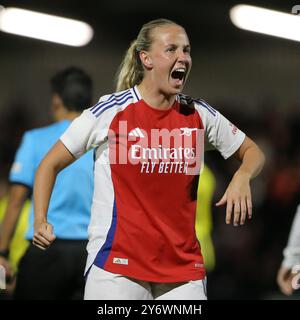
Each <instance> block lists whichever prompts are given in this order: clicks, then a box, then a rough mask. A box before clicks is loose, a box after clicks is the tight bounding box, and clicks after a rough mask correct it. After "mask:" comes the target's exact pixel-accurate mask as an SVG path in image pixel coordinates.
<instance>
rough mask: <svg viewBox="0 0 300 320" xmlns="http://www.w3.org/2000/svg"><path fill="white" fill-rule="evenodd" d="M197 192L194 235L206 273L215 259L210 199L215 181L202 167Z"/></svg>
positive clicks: (207, 170)
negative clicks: (198, 244) (199, 247)
mask: <svg viewBox="0 0 300 320" xmlns="http://www.w3.org/2000/svg"><path fill="white" fill-rule="evenodd" d="M199 182H200V183H199V184H198V191H197V199H198V201H197V213H196V235H197V238H198V240H199V242H200V244H201V252H202V255H203V258H204V264H205V268H206V270H207V271H212V270H213V269H214V267H215V263H216V258H215V250H214V246H213V242H212V239H211V232H212V227H213V224H212V198H213V194H214V191H215V186H216V180H215V177H214V174H213V173H212V171H211V170H210V169H209V168H208V167H207V165H204V167H203V170H202V171H201V173H200V179H199Z"/></svg>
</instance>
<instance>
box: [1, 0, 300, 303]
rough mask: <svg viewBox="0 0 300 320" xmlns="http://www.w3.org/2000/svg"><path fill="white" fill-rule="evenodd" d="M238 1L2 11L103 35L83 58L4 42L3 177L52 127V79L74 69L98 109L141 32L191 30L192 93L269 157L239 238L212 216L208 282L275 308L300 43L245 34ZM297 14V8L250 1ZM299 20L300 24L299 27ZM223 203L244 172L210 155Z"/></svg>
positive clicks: (295, 176) (294, 197)
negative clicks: (63, 20) (75, 23)
mask: <svg viewBox="0 0 300 320" xmlns="http://www.w3.org/2000/svg"><path fill="white" fill-rule="evenodd" d="M237 3H239V2H238V1H216V0H214V1H201V2H200V1H193V0H186V1H182V0H172V1H162V0H152V1H138V0H133V1H117V0H111V1H97V2H96V1H79V0H72V1H62V0H60V1H53V0H52V1H37V0H35V1H31V0H27V1H1V2H0V5H3V6H5V7H19V8H24V9H31V10H36V11H41V12H44V13H50V14H56V15H60V16H64V17H69V18H73V19H79V20H83V21H85V22H88V23H89V24H90V25H91V26H92V27H93V28H94V31H95V35H94V38H93V39H92V41H91V42H90V43H89V44H88V45H87V46H85V47H80V48H75V47H67V46H63V45H58V44H53V43H50V42H44V41H39V40H34V39H29V38H23V37H18V36H14V35H9V34H5V33H2V32H0V170H1V172H0V177H1V179H5V178H7V175H8V172H9V168H10V166H11V163H12V161H13V158H14V154H15V151H16V148H17V147H18V145H19V143H20V139H21V137H22V134H23V132H24V131H25V130H27V129H31V128H33V127H37V126H43V125H46V124H48V123H50V122H51V121H52V119H51V117H50V111H49V102H50V89H49V78H50V77H51V76H52V75H53V74H54V73H55V72H56V71H57V70H58V69H61V68H64V67H67V66H70V65H77V66H80V67H83V68H84V69H85V70H86V71H88V72H89V73H90V74H91V76H92V78H93V80H94V84H95V85H94V92H95V94H94V101H95V102H96V101H97V99H98V98H99V97H100V96H101V95H103V94H106V93H110V92H113V91H114V82H113V80H114V75H115V72H116V70H117V67H118V65H119V63H120V62H121V59H122V56H123V55H124V53H125V50H126V49H127V47H128V45H129V42H130V41H131V40H133V39H134V38H135V36H136V35H137V33H138V31H139V29H140V27H141V25H142V24H143V23H145V22H147V21H149V20H152V19H155V18H159V17H164V18H168V19H172V20H175V21H177V22H178V23H179V24H182V25H183V26H184V27H185V29H186V31H187V33H188V35H189V37H190V41H191V46H192V57H193V68H192V72H191V74H190V78H189V81H188V83H187V86H186V88H185V93H187V94H190V95H192V96H193V97H201V98H203V99H205V100H206V101H207V102H208V103H210V104H211V105H213V106H214V107H215V108H217V109H218V110H219V111H220V112H221V113H223V114H224V115H225V116H226V117H228V118H229V119H230V120H232V122H234V123H236V124H237V125H238V126H239V127H240V128H241V129H242V130H243V131H244V132H245V133H246V134H247V135H249V136H250V137H251V138H253V139H254V140H255V141H256V142H257V143H258V144H259V145H260V146H261V148H262V149H263V150H264V152H265V153H266V155H267V163H266V167H265V170H264V172H263V173H262V174H261V175H260V177H259V178H258V179H256V180H255V181H253V184H252V187H253V199H254V215H253V219H252V221H251V222H250V223H247V225H246V226H243V227H240V228H234V227H232V226H227V225H225V223H224V219H225V210H224V208H221V209H215V208H214V209H213V220H214V231H213V240H214V244H215V249H216V258H217V264H216V268H215V270H214V271H212V272H211V273H210V274H209V277H208V290H209V291H208V293H209V298H210V299H274V298H278V297H281V296H280V295H279V291H278V288H277V285H276V282H275V278H276V272H277V269H278V268H279V266H280V262H281V259H282V250H283V248H284V246H285V244H286V241H287V236H288V232H289V229H290V225H291V222H292V219H293V216H294V213H295V210H296V205H297V204H298V203H299V202H300V201H299V200H300V170H299V163H300V149H299V138H300V134H299V133H300V121H299V118H300V101H299V84H300V42H295V41H289V40H283V39H279V38H275V37H270V36H266V35H262V34H256V33H253V32H248V31H243V30H240V29H237V28H236V27H235V26H234V25H233V24H232V23H231V22H230V19H229V9H230V8H231V7H232V6H233V5H235V4H237ZM243 3H247V4H253V5H258V6H262V7H266V8H270V9H275V10H280V11H284V12H287V13H290V12H291V10H292V7H293V6H294V5H295V4H297V3H295V2H290V1H272V0H270V1H247V2H243ZM299 19H300V18H299ZM206 162H207V164H208V165H209V166H210V168H211V169H213V172H214V174H215V176H216V180H217V190H216V193H215V196H214V199H215V200H218V199H219V198H220V197H221V196H222V194H223V192H224V191H225V188H226V185H227V183H228V182H229V181H230V178H231V176H232V174H233V172H234V170H235V169H236V168H237V164H236V163H235V162H234V161H224V160H222V159H221V157H220V156H219V155H218V154H217V153H215V152H211V153H208V154H207V155H206Z"/></svg>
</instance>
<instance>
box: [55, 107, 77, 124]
mask: <svg viewBox="0 0 300 320" xmlns="http://www.w3.org/2000/svg"><path fill="white" fill-rule="evenodd" d="M79 114H80V113H79V112H77V111H68V110H66V109H64V110H61V111H60V112H57V113H56V114H55V115H54V118H55V120H56V121H63V120H70V121H72V120H74V119H75V118H76V117H78V116H79Z"/></svg>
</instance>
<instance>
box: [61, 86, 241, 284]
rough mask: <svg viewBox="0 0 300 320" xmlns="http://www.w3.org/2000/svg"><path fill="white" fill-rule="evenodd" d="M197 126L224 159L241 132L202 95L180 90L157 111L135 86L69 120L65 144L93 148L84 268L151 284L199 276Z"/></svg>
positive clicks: (72, 147)
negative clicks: (194, 170) (94, 267)
mask: <svg viewBox="0 0 300 320" xmlns="http://www.w3.org/2000/svg"><path fill="white" fill-rule="evenodd" d="M198 129H204V140H205V147H204V148H205V150H208V149H210V148H216V149H217V150H219V151H220V152H221V154H222V155H223V157H224V158H225V159H226V158H228V157H229V156H231V155H232V154H233V153H234V152H235V151H236V150H237V149H238V148H239V147H240V145H241V144H242V142H243V141H244V138H245V134H244V133H243V132H241V131H240V130H238V129H237V128H236V127H234V128H233V125H232V124H231V123H230V122H229V121H228V120H227V119H226V118H224V117H223V116H222V115H221V114H220V113H219V112H218V111H216V110H215V109H213V108H212V107H211V106H209V105H208V104H207V103H206V102H204V101H203V100H194V99H192V98H190V97H187V96H185V95H183V94H179V95H178V96H177V99H176V102H175V103H174V105H173V106H172V108H170V109H168V110H158V109H154V108H152V107H150V106H149V105H147V103H146V102H145V101H144V100H143V99H142V98H141V97H140V94H139V92H138V89H137V87H134V88H131V89H128V90H126V91H122V92H118V93H114V94H111V95H106V96H103V97H101V98H100V100H99V102H98V103H97V104H96V105H95V106H93V107H91V108H90V109H86V110H85V111H84V112H83V113H82V114H81V115H80V116H79V117H78V118H76V119H75V120H74V121H73V123H72V124H71V126H70V127H69V128H68V130H67V131H66V132H65V133H64V134H63V135H62V137H61V141H62V142H63V144H64V145H65V146H66V147H67V148H68V150H69V151H70V152H71V153H72V154H73V155H74V156H75V157H80V156H81V155H82V154H84V153H85V152H86V151H87V150H89V149H91V148H95V152H94V155H95V156H94V158H95V163H94V178H95V179H94V184H95V189H94V197H93V205H92V214H91V222H90V226H89V244H88V252H89V256H88V261H87V267H86V269H87V270H88V269H89V267H90V266H91V265H92V264H95V265H97V266H98V267H100V268H103V269H105V270H107V271H110V272H113V273H117V274H121V275H124V276H128V277H132V278H135V279H139V280H144V281H152V282H181V281H189V280H198V279H203V278H204V277H205V269H204V266H203V258H202V255H201V249H200V245H199V243H198V241H197V238H196V232H195V214H196V198H195V191H196V190H197V183H198V176H197V175H191V174H190V171H189V169H190V168H192V167H193V165H192V164H191V162H190V161H192V160H193V159H194V158H196V157H198V155H199V154H198V153H197V150H199V148H200V151H201V152H203V151H204V150H201V146H198V145H197V144H199V141H200V140H197V131H198ZM233 129H234V130H233ZM170 132H171V133H172V134H171V135H169V136H168V133H170ZM184 138H187V140H185V139H184ZM187 141H188V143H187ZM202 149H203V147H202ZM197 173H199V171H198V172H197ZM82 192H84V190H82ZM70 214H71V213H70Z"/></svg>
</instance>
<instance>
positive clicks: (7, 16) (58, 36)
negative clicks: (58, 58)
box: [0, 6, 94, 47]
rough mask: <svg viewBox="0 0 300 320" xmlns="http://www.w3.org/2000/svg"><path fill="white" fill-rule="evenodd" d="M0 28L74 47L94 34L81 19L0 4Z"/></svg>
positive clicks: (88, 39)
mask: <svg viewBox="0 0 300 320" xmlns="http://www.w3.org/2000/svg"><path fill="white" fill-rule="evenodd" d="M0 30H1V31H3V32H7V33H12V34H17V35H20V36H25V37H30V38H35V39H39V40H46V41H51V42H55V43H60V44H65V45H69V46H74V47H81V46H84V45H86V44H88V43H89V42H90V41H91V39H92V37H93V34H94V32H93V29H92V27H91V26H90V25H88V24H87V23H85V22H82V21H78V20H72V19H67V18H63V17H58V16H53V15H49V14H44V13H39V12H34V11H29V10H24V9H18V8H4V7H2V6H0Z"/></svg>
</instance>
